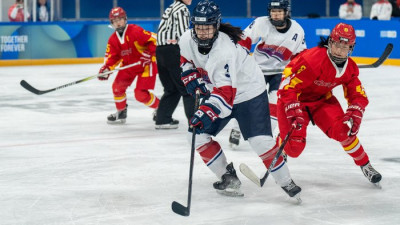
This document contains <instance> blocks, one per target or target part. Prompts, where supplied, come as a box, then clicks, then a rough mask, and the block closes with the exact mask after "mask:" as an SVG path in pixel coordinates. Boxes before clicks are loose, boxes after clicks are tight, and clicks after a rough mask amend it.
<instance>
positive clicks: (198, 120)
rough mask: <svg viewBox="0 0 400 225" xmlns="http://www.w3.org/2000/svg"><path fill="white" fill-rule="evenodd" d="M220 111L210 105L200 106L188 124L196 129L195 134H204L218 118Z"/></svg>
mask: <svg viewBox="0 0 400 225" xmlns="http://www.w3.org/2000/svg"><path fill="white" fill-rule="evenodd" d="M220 113H221V111H220V110H219V109H218V108H217V107H215V106H214V105H212V104H210V103H205V104H202V105H200V107H199V109H198V110H197V111H196V112H195V113H194V115H193V117H192V118H191V119H190V121H189V123H190V125H192V126H193V127H196V134H200V133H204V131H206V130H207V129H209V128H210V127H211V124H212V123H213V122H214V121H215V120H216V119H217V118H218V115H219V114H220Z"/></svg>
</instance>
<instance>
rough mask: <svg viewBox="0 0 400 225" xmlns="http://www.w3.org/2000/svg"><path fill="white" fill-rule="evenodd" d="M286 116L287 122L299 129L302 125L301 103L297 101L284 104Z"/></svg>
mask: <svg viewBox="0 0 400 225" xmlns="http://www.w3.org/2000/svg"><path fill="white" fill-rule="evenodd" d="M285 112H286V118H287V119H288V121H289V123H290V124H292V125H293V126H295V127H296V129H297V130H301V128H302V127H303V125H304V121H305V120H304V116H303V110H301V104H300V102H299V101H294V102H290V103H287V104H286V105H285Z"/></svg>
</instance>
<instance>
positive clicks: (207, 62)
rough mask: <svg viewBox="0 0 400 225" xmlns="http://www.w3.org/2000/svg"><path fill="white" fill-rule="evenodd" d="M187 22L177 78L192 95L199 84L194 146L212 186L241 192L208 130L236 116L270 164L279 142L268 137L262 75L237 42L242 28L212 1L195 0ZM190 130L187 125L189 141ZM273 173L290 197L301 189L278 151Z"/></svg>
mask: <svg viewBox="0 0 400 225" xmlns="http://www.w3.org/2000/svg"><path fill="white" fill-rule="evenodd" d="M191 22H192V24H193V28H192V29H190V30H187V31H186V32H185V33H184V34H183V35H182V36H181V39H180V41H179V47H180V51H181V67H182V71H183V72H182V74H181V78H182V81H183V83H184V84H185V86H186V89H187V91H188V93H189V94H191V95H193V96H194V95H195V92H196V90H200V91H201V93H202V95H203V96H204V98H203V101H202V102H201V104H200V106H199V108H198V110H197V111H195V113H194V116H193V117H192V118H191V119H190V121H189V123H190V124H191V125H192V126H193V127H195V128H196V129H195V131H196V139H195V147H196V150H197V152H198V153H199V154H200V156H201V158H202V159H203V161H204V163H205V164H206V165H207V166H208V168H209V169H210V170H211V171H212V172H213V173H214V174H215V175H216V176H217V177H218V178H219V179H221V180H220V181H217V182H215V183H214V185H213V186H214V188H215V189H216V190H217V191H218V192H219V193H222V194H226V195H232V196H241V195H243V193H242V192H241V191H240V186H241V182H240V180H239V179H238V177H237V175H236V171H235V169H234V167H233V163H229V164H228V162H227V159H226V156H225V154H224V151H223V150H222V148H221V146H220V145H219V143H218V142H217V141H215V140H213V139H212V138H211V136H216V135H217V134H218V133H219V132H220V131H221V130H222V129H223V128H224V127H225V126H226V124H227V123H228V122H229V120H230V119H231V118H235V119H236V120H237V121H238V123H239V126H240V129H241V131H242V134H243V137H244V139H245V140H248V141H249V143H250V145H251V147H252V149H253V150H254V151H255V152H256V153H257V154H258V155H259V157H260V158H261V159H262V161H263V163H264V165H265V166H266V167H267V168H268V167H269V165H270V164H271V161H272V159H273V157H274V156H275V154H276V152H277V150H278V144H277V143H276V142H275V141H274V139H273V138H272V131H271V124H270V119H269V117H270V115H269V110H268V93H267V91H266V85H265V82H264V77H263V74H262V71H261V69H260V67H259V66H258V65H257V63H256V61H255V60H254V57H253V56H251V55H249V54H248V53H247V50H246V49H244V47H243V46H241V45H239V44H237V42H238V41H239V40H241V35H242V30H241V29H240V28H239V27H234V26H232V25H230V24H225V23H221V12H220V9H219V7H218V6H217V5H216V4H215V3H214V2H212V1H208V0H203V1H200V2H199V3H198V4H197V6H196V7H195V8H194V10H193V12H192V17H191ZM191 136H192V133H191V131H189V132H188V137H189V138H188V139H189V142H191ZM272 176H273V177H274V179H275V181H276V183H277V184H278V185H280V186H281V187H282V188H283V189H284V190H285V192H286V193H287V194H288V195H289V196H290V197H293V196H296V195H298V194H299V193H300V191H301V188H300V187H299V186H297V185H296V184H295V183H294V182H293V180H292V178H291V176H290V173H289V169H288V167H287V165H286V163H285V161H284V160H283V157H282V156H280V157H279V159H278V161H277V163H276V164H275V166H274V168H273V169H272ZM296 197H297V196H296Z"/></svg>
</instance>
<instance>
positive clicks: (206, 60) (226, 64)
mask: <svg viewBox="0 0 400 225" xmlns="http://www.w3.org/2000/svg"><path fill="white" fill-rule="evenodd" d="M191 32H192V29H190V30H187V31H186V32H185V33H184V34H183V35H182V36H181V39H180V40H179V47H180V51H181V67H182V70H183V71H186V70H188V69H193V68H196V69H197V70H198V71H199V72H200V73H201V75H202V78H203V80H204V81H205V83H206V85H207V88H208V89H209V90H211V96H210V98H209V99H208V100H206V103H211V104H213V105H214V106H216V107H217V108H218V109H219V110H221V113H220V115H219V117H221V118H224V117H227V116H229V115H230V114H231V112H232V107H233V104H238V103H241V102H245V101H247V100H250V99H252V98H254V97H256V96H258V95H260V94H261V93H263V92H264V91H265V89H266V84H265V81H264V77H263V74H262V72H261V69H260V67H259V66H258V65H257V63H256V61H255V60H254V57H253V56H251V55H249V54H248V53H247V51H246V50H245V49H244V48H243V47H242V46H241V45H239V44H234V43H233V41H232V39H231V38H230V37H229V36H228V35H227V34H225V33H223V32H220V31H219V34H218V38H217V39H216V40H215V42H214V44H213V46H212V48H211V50H210V52H209V53H208V54H207V55H203V54H201V53H200V52H199V51H198V47H197V43H196V42H195V41H194V40H193V39H192V37H191Z"/></svg>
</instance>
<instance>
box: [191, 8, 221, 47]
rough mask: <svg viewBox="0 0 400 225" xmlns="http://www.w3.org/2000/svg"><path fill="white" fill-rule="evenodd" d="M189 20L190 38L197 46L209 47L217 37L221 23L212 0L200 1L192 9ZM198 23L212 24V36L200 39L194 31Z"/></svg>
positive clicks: (219, 13) (217, 10) (217, 9)
mask: <svg viewBox="0 0 400 225" xmlns="http://www.w3.org/2000/svg"><path fill="white" fill-rule="evenodd" d="M190 22H191V26H192V39H193V40H194V41H195V42H196V43H197V46H198V47H199V48H211V47H212V45H213V43H214V41H215V40H216V39H217V37H218V30H219V27H220V25H221V12H220V10H219V7H218V6H217V5H216V4H215V3H214V2H212V1H208V0H203V1H200V2H199V3H198V4H197V6H196V7H195V8H194V10H193V13H192V16H191V18H190ZM198 25H212V26H213V27H214V34H213V35H212V38H209V39H203V40H202V39H200V38H199V37H198V35H197V33H196V26H198Z"/></svg>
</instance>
